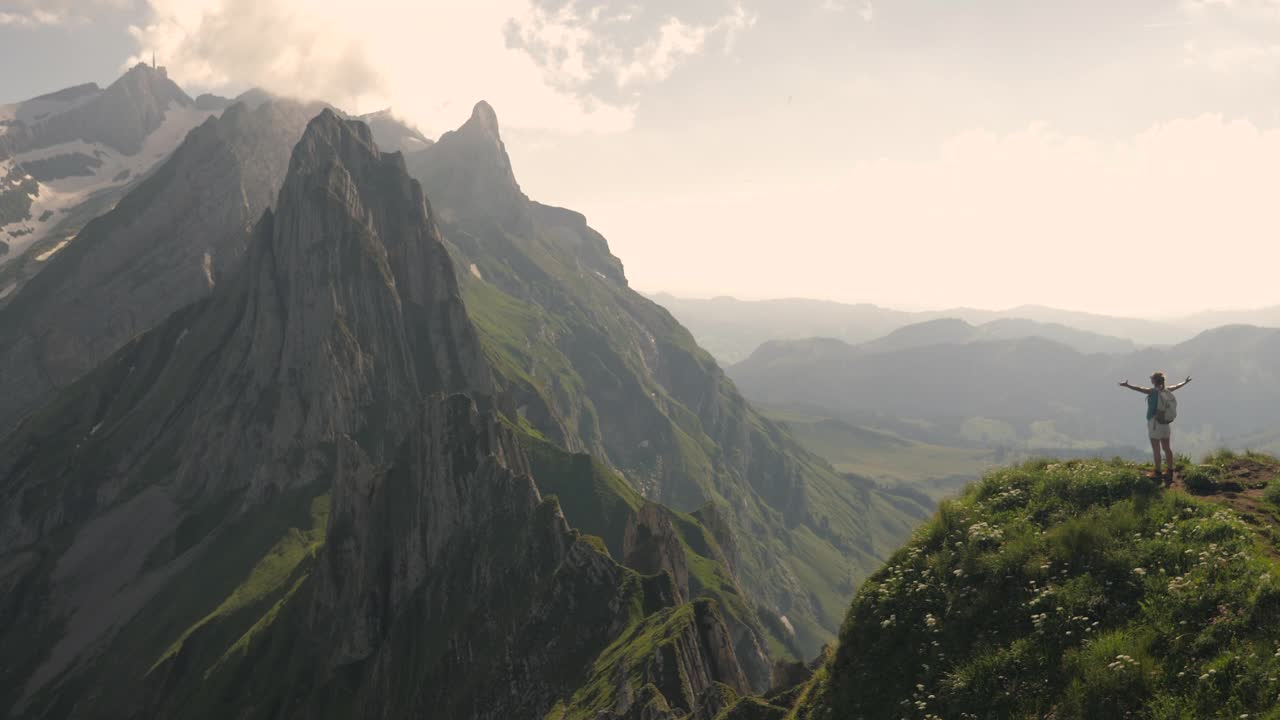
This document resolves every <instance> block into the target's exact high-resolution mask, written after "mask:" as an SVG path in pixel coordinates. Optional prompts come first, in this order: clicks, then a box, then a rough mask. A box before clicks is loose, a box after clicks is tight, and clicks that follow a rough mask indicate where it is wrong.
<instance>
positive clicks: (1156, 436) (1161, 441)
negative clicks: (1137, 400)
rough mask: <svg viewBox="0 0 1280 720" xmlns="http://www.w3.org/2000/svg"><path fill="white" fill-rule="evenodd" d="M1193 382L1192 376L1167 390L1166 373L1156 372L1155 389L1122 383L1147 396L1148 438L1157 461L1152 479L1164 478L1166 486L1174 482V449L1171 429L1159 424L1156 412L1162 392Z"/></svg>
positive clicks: (1153, 381)
mask: <svg viewBox="0 0 1280 720" xmlns="http://www.w3.org/2000/svg"><path fill="white" fill-rule="evenodd" d="M1189 382H1191V376H1190V375H1188V376H1187V379H1186V380H1183V381H1182V382H1180V383H1178V384H1177V385H1173V386H1171V387H1168V388H1166V387H1165V386H1164V373H1162V372H1156V373H1153V374H1152V375H1151V384H1152V385H1153V386H1154V387H1141V386H1138V385H1130V384H1129V381H1128V380H1125V381H1124V382H1122V383H1120V387H1126V388H1129V389H1130V390H1136V391H1138V392H1140V393H1142V394H1143V395H1146V396H1147V437H1149V438H1151V454H1152V456H1153V457H1154V459H1155V466H1156V469H1155V472H1154V473H1152V477H1156V478H1162V479H1164V481H1165V484H1166V485H1168V484H1171V483H1172V482H1173V449H1172V448H1170V447H1169V436H1170V434H1171V433H1170V428H1169V425H1167V424H1165V423H1161V422H1158V421H1157V419H1156V412H1157V410H1158V409H1159V407H1160V392H1161V391H1163V390H1168V391H1169V392H1173V391H1175V390H1178V389H1179V388H1181V387H1182V386H1183V385H1186V384H1187V383H1189ZM1161 448H1164V459H1165V463H1166V464H1167V465H1168V469H1169V473H1168V474H1167V475H1166V474H1164V473H1162V472H1161V471H1160V449H1161Z"/></svg>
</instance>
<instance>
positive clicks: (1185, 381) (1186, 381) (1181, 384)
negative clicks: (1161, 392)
mask: <svg viewBox="0 0 1280 720" xmlns="http://www.w3.org/2000/svg"><path fill="white" fill-rule="evenodd" d="M1189 382H1191V376H1190V375H1188V376H1187V379H1186V380H1183V381H1182V382H1180V383H1178V384H1177V385H1173V386H1170V388H1169V391H1170V392H1172V391H1174V390H1177V389H1179V388H1181V387H1182V386H1183V385H1186V384H1187V383H1189Z"/></svg>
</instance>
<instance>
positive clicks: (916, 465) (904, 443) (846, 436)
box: [766, 410, 999, 500]
mask: <svg viewBox="0 0 1280 720" xmlns="http://www.w3.org/2000/svg"><path fill="white" fill-rule="evenodd" d="M766 414H767V416H768V417H769V418H770V419H771V420H774V421H775V422H780V423H783V424H784V425H785V426H786V427H787V429H788V430H790V431H791V434H792V435H793V436H795V438H796V440H799V441H800V444H801V445H804V447H805V448H806V449H808V450H809V451H810V452H812V453H814V454H815V455H817V456H819V457H821V458H823V459H825V460H826V461H827V462H830V463H831V466H832V467H834V468H835V469H836V470H837V471H838V472H842V473H853V474H855V475H861V476H863V477H867V478H871V479H873V480H875V481H877V482H881V483H886V484H889V485H906V486H908V487H912V488H915V489H917V490H920V491H921V492H924V493H926V494H927V495H929V496H930V497H931V498H933V499H935V500H939V499H941V498H943V497H947V496H950V495H954V494H956V492H957V491H958V490H959V489H960V488H961V487H962V486H963V485H965V484H967V483H969V482H972V481H973V480H976V479H977V478H978V476H979V475H981V474H982V473H983V472H984V471H986V470H989V469H990V468H991V467H992V466H994V465H997V464H999V463H998V460H997V454H996V453H995V452H993V451H991V450H985V449H981V448H962V447H948V446H945V445H936V444H931V443H925V442H920V441H918V440H912V439H910V438H904V437H901V436H899V435H897V434H894V433H892V432H889V431H886V430H879V429H874V428H868V427H862V426H859V425H854V424H852V423H848V422H845V421H843V420H839V419H835V418H828V417H821V416H817V415H809V414H803V413H797V412H788V411H781V410H778V411H772V410H771V411H767V413H766Z"/></svg>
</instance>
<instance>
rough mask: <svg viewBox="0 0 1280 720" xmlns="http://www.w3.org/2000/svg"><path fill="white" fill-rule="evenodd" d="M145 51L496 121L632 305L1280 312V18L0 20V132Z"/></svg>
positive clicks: (518, 165)
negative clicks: (642, 299)
mask: <svg viewBox="0 0 1280 720" xmlns="http://www.w3.org/2000/svg"><path fill="white" fill-rule="evenodd" d="M152 49H155V50H157V51H158V52H159V54H160V58H161V62H162V63H164V64H167V65H168V66H169V69H170V74H171V75H172V76H173V77H174V78H175V79H177V80H178V81H179V82H180V83H181V84H183V85H184V87H186V88H187V90H188V92H191V93H192V94H195V93H198V92H203V91H206V90H213V91H221V92H224V93H232V92H236V91H238V90H240V89H243V88H244V87H247V86H250V85H261V86H264V87H266V88H268V89H271V90H275V91H278V92H286V93H292V94H306V95H312V96H317V97H323V98H325V99H328V100H330V101H332V102H334V103H336V104H338V105H341V106H343V107H346V108H348V109H350V110H352V111H360V112H363V111H369V110H374V109H379V108H381V107H384V106H388V105H390V106H392V107H394V108H395V110H396V111H397V112H398V113H399V114H402V115H403V116H405V117H407V118H409V119H411V120H413V121H415V122H416V123H417V124H418V125H419V126H420V127H421V128H422V129H423V131H424V132H426V133H428V134H429V135H437V134H439V133H440V132H442V131H444V130H447V129H449V128H451V127H454V126H456V125H458V124H459V123H461V122H462V121H463V120H465V118H466V116H467V114H468V112H469V110H470V107H471V105H472V104H473V103H474V102H475V101H476V100H478V99H480V98H484V99H487V100H489V101H490V102H491V103H492V104H493V105H494V107H495V108H496V110H497V112H498V116H499V119H500V121H501V122H502V124H503V128H504V136H505V137H506V139H507V146H508V149H509V151H510V153H511V155H512V162H513V164H514V166H515V170H516V174H517V177H518V178H519V179H520V181H521V183H522V185H523V187H524V189H525V191H526V192H527V193H528V194H529V195H531V196H532V197H534V198H535V199H538V200H541V201H543V202H547V203H552V204H559V205H564V206H568V207H572V208H574V209H576V210H579V211H582V212H584V213H585V214H586V215H587V216H588V219H589V220H590V221H591V222H592V224H593V225H595V226H596V227H597V228H598V229H599V230H601V231H602V232H603V233H604V234H605V235H606V236H607V237H608V238H609V240H610V243H611V245H612V247H613V250H614V252H615V254H617V255H618V256H619V257H621V258H622V260H623V262H624V263H625V265H626V268H627V273H628V276H629V277H630V278H631V281H632V284H633V285H635V286H636V287H638V288H641V289H645V290H667V291H671V292H674V293H677V294H686V295H699V296H709V295H715V294H733V295H737V296H740V297H748V298H760V297H777V296H806V297H820V298H828V299H834V300H849V301H872V302H879V303H883V304H891V305H900V306H912V307H939V306H951V305H958V304H965V305H973V306H979V307H993V308H999V307H1007V306H1012V305H1017V304H1022V303H1041V304H1047V305H1055V306H1059V307H1065V308H1072V309H1082V310H1094V311H1101V312H1112V313H1130V314H1172V313H1178V312H1182V311H1190V310H1197V309H1204V308H1211V307H1217V308H1226V307H1249V306H1261V305H1272V304H1277V303H1280V283H1277V281H1276V274H1277V269H1278V268H1280V211H1278V208H1280V202H1277V200H1276V198H1277V197H1278V196H1280V0H1124V1H1123V2H1117V0H1107V1H1105V2H1104V1H1102V0H1074V1H1073V2H1032V1H1030V0H974V1H970V2H965V1H962V0H870V1H866V0H847V1H846V0H683V1H680V2H676V1H674V0H658V1H655V2H646V3H635V2H570V3H565V2H560V1H557V2H551V1H546V0H490V1H477V2H465V3H464V2H454V3H443V2H406V1H404V0H360V1H359V2H352V1H351V0H310V1H307V2H304V1H303V0H0V67H4V68H5V69H6V71H5V72H4V73H3V75H0V102H7V101H12V100H17V99H20V98H23V97H27V96H30V95H34V94H38V93H41V92H46V91H49V90H52V89H56V88H58V87H62V86H66V85H70V84H74V83H77V82H85V81H89V80H94V81H98V82H100V83H102V82H108V81H110V80H111V79H112V78H113V77H114V76H115V75H117V74H118V73H119V71H120V70H121V69H122V68H123V67H124V66H125V65H126V64H127V63H128V62H130V60H131V58H132V59H136V58H137V57H149V55H150V52H151V50H152ZM10 68H22V71H21V72H11V71H10Z"/></svg>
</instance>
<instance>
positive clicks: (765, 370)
mask: <svg viewBox="0 0 1280 720" xmlns="http://www.w3.org/2000/svg"><path fill="white" fill-rule="evenodd" d="M966 327H968V326H965V325H964V324H963V323H958V322H955V321H952V322H930V323H924V324H921V325H915V326H910V327H908V328H904V329H902V330H899V331H897V332H895V333H893V334H891V335H889V336H887V337H885V338H883V339H881V340H877V341H872V342H868V343H863V344H860V345H850V344H848V343H844V342H842V341H839V340H831V339H811V340H780V341H774V342H769V343H765V344H764V345H762V346H761V347H760V348H759V349H758V350H757V351H756V352H754V353H753V354H752V355H751V356H750V357H749V358H747V359H746V360H744V361H743V362H741V363H738V364H736V365H733V366H731V367H730V368H729V370H728V372H729V375H730V377H732V378H733V380H734V381H735V382H736V383H737V385H738V387H739V388H740V389H741V390H742V391H743V393H744V394H746V396H747V397H748V398H750V399H752V400H753V401H756V402H760V403H764V404H766V405H770V406H786V407H803V408H808V409H809V410H810V411H814V410H820V411H826V412H827V413H829V414H830V415H831V416H833V417H840V418H844V419H846V420H851V421H855V422H864V423H871V424H876V425H880V426H890V427H893V428H895V429H896V430H901V431H903V432H905V433H907V434H908V435H911V436H914V437H917V438H919V439H923V440H927V441H929V442H937V443H942V444H959V445H983V446H988V447H1040V448H1045V449H1058V448H1079V447H1088V446H1090V445H1093V446H1096V447H1102V446H1107V445H1133V446H1139V447H1141V446H1142V445H1143V444H1145V434H1144V428H1143V426H1142V421H1143V417H1144V406H1143V405H1142V400H1143V398H1142V397H1141V396H1139V395H1137V394H1135V393H1132V392H1130V391H1127V390H1124V389H1122V388H1117V387H1116V383H1117V382H1119V381H1120V380H1123V379H1129V380H1131V381H1133V382H1135V383H1146V382H1147V380H1146V378H1147V376H1148V375H1149V374H1150V373H1151V372H1152V371H1153V370H1156V369H1163V370H1164V371H1166V372H1167V373H1168V375H1169V377H1170V379H1171V380H1173V381H1176V380H1178V379H1180V378H1182V377H1183V376H1185V375H1187V374H1191V375H1193V376H1196V377H1197V380H1196V381H1194V382H1193V384H1192V385H1190V386H1189V387H1187V388H1186V389H1185V390H1183V391H1182V397H1183V398H1184V404H1183V409H1182V410H1181V416H1180V418H1179V419H1178V421H1177V429H1178V437H1179V438H1180V440H1181V441H1182V442H1181V443H1180V447H1181V448H1182V449H1183V450H1189V451H1190V450H1193V449H1195V450H1207V449H1210V448H1212V447H1214V446H1216V445H1218V444H1220V443H1228V444H1237V445H1245V444H1251V443H1255V442H1258V441H1259V440H1263V441H1264V442H1263V445H1266V444H1267V443H1266V442H1265V439H1266V438H1268V437H1273V435H1274V433H1275V431H1276V429H1277V428H1280V385H1278V384H1277V381H1280V330H1276V329H1270V328H1258V327H1253V326H1245V325H1233V326H1227V327H1222V328H1218V329H1215V330H1210V331H1206V332H1204V333H1201V334H1200V335H1197V336H1196V337H1195V338H1193V339H1191V340H1188V341H1186V342H1182V343H1179V344H1177V345H1173V346H1169V347H1151V348H1144V349H1137V350H1133V351H1130V352H1127V353H1114V354H1085V353H1082V352H1080V351H1079V350H1076V349H1074V348H1072V347H1070V346H1068V345H1067V344H1065V343H1062V342H1055V341H1053V340H1049V339H1046V338H1044V337H1022V338H1011V339H985V338H982V337H981V334H982V333H981V332H980V330H981V328H972V327H969V330H968V331H966V330H965V328H966ZM975 335H977V336H978V339H974V336H975ZM1269 433H1270V435H1269Z"/></svg>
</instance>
